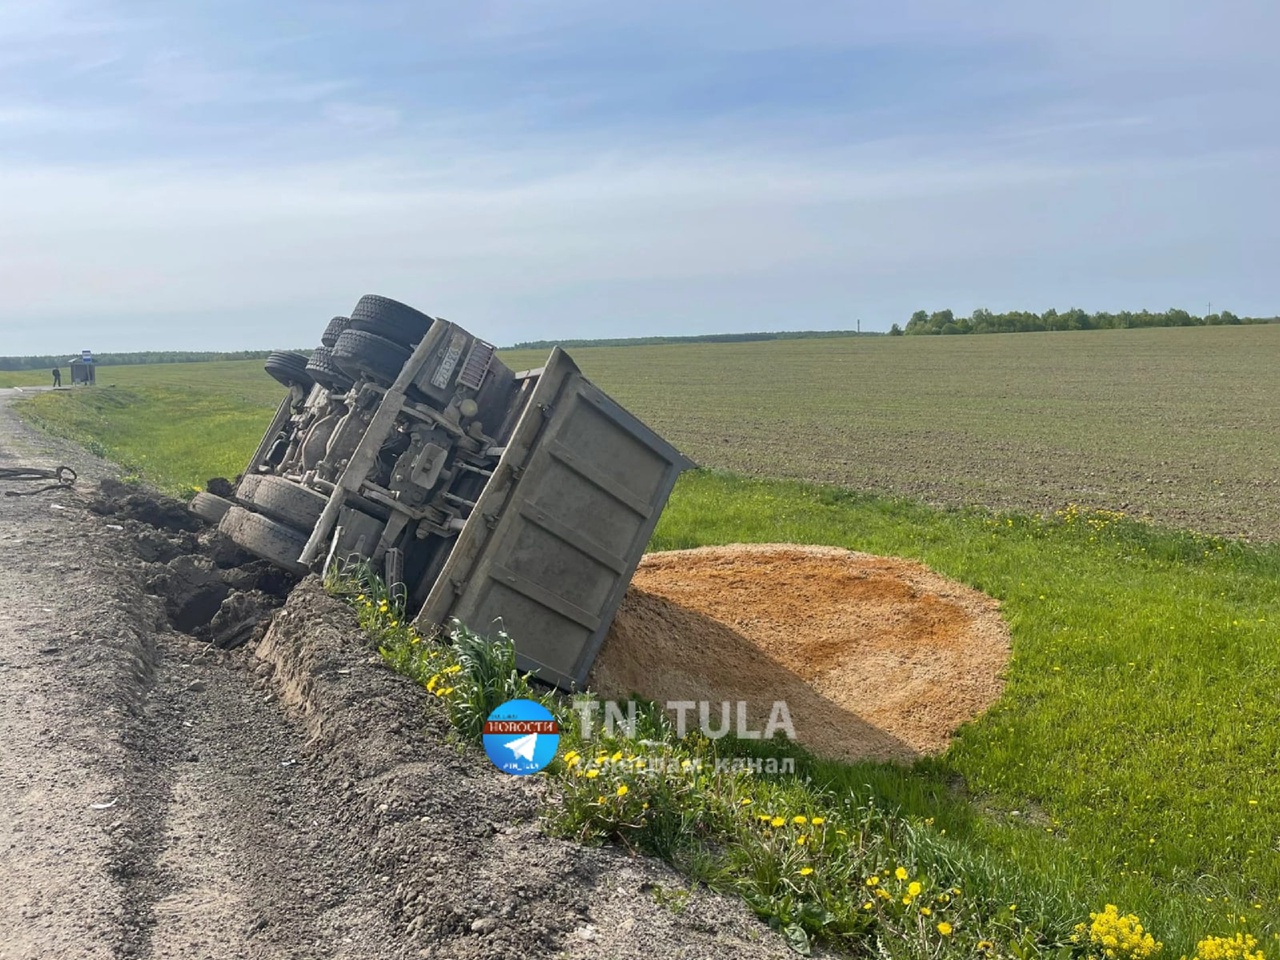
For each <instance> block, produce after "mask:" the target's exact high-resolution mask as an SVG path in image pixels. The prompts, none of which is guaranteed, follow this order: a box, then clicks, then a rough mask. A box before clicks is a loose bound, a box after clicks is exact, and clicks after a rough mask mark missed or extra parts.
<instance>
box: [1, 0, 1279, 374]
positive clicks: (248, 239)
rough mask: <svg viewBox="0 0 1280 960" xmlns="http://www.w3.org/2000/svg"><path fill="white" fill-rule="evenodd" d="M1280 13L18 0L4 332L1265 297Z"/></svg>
mask: <svg viewBox="0 0 1280 960" xmlns="http://www.w3.org/2000/svg"><path fill="white" fill-rule="evenodd" d="M1277 36H1280V5H1277V4H1274V3H1270V2H1266V0H1257V2H1252V3H1244V2H1238V0H1223V2H1218V3H1214V4H1208V3H1204V2H1195V3H1191V2H1183V0H1164V2H1160V3H1156V2H1149V0H1126V2H1124V3H1115V2H1108V3H1101V2H1093V0H1081V2H1077V3H1075V4H1070V5H1067V4H1045V3H1034V2H1033V3H1027V2H1025V0H1023V2H1005V0H999V2H991V3H972V2H971V3H963V4H962V3H958V2H943V0H919V2H901V3H897V4H882V3H863V2H844V3H836V2H810V3H804V4H781V3H758V2H751V0H734V2H704V3H696V2H682V3H674V2H665V0H656V2H649V3H646V4H642V5H621V4H602V3H585V2H570V0H548V2H545V3H536V2H528V0H524V2H472V3H469V4H453V3H448V4H446V3H436V2H423V0H418V2H398V0H396V2H376V0H375V2H367V3H355V2H347V3H334V2H328V0H305V2H301V0H276V2H274V3H270V4H264V3H261V2H256V3H248V2H240V0H231V2H218V3H212V2H202V0H183V2H179V3H175V2H172V0H169V2H165V3H159V2H145V0H139V2H129V3H123V2H112V0H102V2H96V0H85V2H80V0H17V2H10V0H0V290H3V299H2V300H0V303H3V308H0V354H23V353H36V352H41V353H43V352H75V351H78V350H79V349H81V348H82V347H90V348H92V349H96V350H99V351H106V350H131V349H147V348H155V349H164V348H189V347H190V348H206V349H237V348H261V347H267V346H275V345H297V346H301V345H306V344H309V343H311V342H313V341H314V340H316V338H317V337H318V334H319V332H320V330H321V329H322V328H323V325H324V323H325V322H326V321H327V319H328V317H330V316H331V315H334V314H338V313H345V312H346V311H347V310H348V309H349V308H350V307H351V305H353V304H354V302H355V300H356V299H357V298H358V297H359V295H360V294H362V293H369V292H376V293H383V294H386V295H389V296H393V297H396V298H397V299H401V300H405V301H406V302H409V303H411V304H413V305H415V306H417V307H419V308H420V309H422V310H424V311H426V312H428V313H431V314H433V315H442V316H446V317H448V318H449V319H451V320H454V321H456V322H459V323H461V324H463V325H464V326H466V327H468V328H469V329H471V330H472V331H473V332H475V333H476V334H477V335H480V336H483V337H486V338H488V339H490V340H493V341H495V342H497V343H510V342H513V341H516V340H521V339H533V338H553V337H566V338H567V337H587V336H610V337H613V336H639V335H647V334H685V333H702V332H729V331H743V330H776V329H808V328H813V329H824V328H825V329H831V328H852V327H853V326H854V324H855V322H856V321H857V320H858V319H861V320H862V324H863V328H864V329H881V330H883V329H887V328H888V326H889V325H890V324H891V323H893V322H895V321H897V322H903V321H905V320H906V318H907V317H908V316H910V314H911V312H912V311H913V310H916V309H920V308H924V309H928V310H934V309H941V308H943V307H950V308H952V309H954V310H956V311H957V312H958V313H968V312H969V311H971V310H972V309H973V308H975V307H979V306H985V307H988V308H990V309H993V310H1002V309H1034V310H1043V309H1046V308H1048V307H1051V306H1053V307H1057V308H1059V309H1062V308H1065V307H1069V306H1080V307H1084V308H1085V309H1088V310H1095V309H1125V308H1128V309H1141V308H1143V307H1147V308H1151V309H1162V308H1165V307H1170V306H1180V307H1184V308H1186V309H1189V310H1191V311H1192V312H1203V311H1204V309H1205V306H1206V304H1207V303H1208V302H1209V301H1212V302H1213V304H1214V309H1215V310H1216V309H1219V308H1226V309H1230V310H1233V311H1235V312H1236V313H1239V314H1265V315H1272V314H1275V313H1277V312H1280V297H1277V291H1276V283H1275V280H1274V279H1273V278H1274V277H1275V276H1276V275H1277V270H1276V263H1277V261H1278V260H1280V257H1277V254H1278V253H1280V242H1278V241H1280V190H1278V189H1277V186H1276V182H1275V171H1276V170H1277V160H1278V159H1280V109H1278V108H1277V93H1280V79H1277V78H1278V76H1280V73H1278V72H1277V71H1276V69H1275V67H1274V65H1273V59H1274V52H1273V50H1272V49H1271V47H1272V46H1273V44H1274V40H1275V37H1277Z"/></svg>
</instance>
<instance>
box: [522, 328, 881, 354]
mask: <svg viewBox="0 0 1280 960" xmlns="http://www.w3.org/2000/svg"><path fill="white" fill-rule="evenodd" d="M882 336H884V334H883V333H880V332H878V331H877V332H867V333H859V332H858V331H856V330H780V331H777V332H775V333H703V334H698V335H696V336H691V337H627V338H623V339H618V340H525V341H523V342H522V343H515V344H512V345H511V346H510V347H505V348H504V349H507V350H550V349H551V348H552V347H650V346H655V345H658V344H664V343H752V342H754V341H757V340H821V339H825V338H829V337H882Z"/></svg>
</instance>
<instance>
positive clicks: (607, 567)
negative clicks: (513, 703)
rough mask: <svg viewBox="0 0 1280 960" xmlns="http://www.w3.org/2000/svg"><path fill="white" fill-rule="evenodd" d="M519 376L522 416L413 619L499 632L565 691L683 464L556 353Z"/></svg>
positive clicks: (597, 641) (575, 680)
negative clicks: (496, 628)
mask: <svg viewBox="0 0 1280 960" xmlns="http://www.w3.org/2000/svg"><path fill="white" fill-rule="evenodd" d="M517 379H518V381H519V382H520V387H521V389H522V390H527V391H528V392H529V397H528V402H527V403H526V404H525V407H524V412H523V413H522V415H521V417H520V420H519V422H518V423H517V425H516V428H515V431H514V432H513V433H512V436H511V439H510V441H509V442H508V444H507V447H506V450H505V451H504V452H503V454H502V458H501V460H500V461H499V463H498V468H497V470H496V471H495V472H494V476H493V478H492V479H491V480H490V481H489V483H488V484H487V485H486V487H485V489H484V492H483V493H482V494H481V496H480V499H479V501H478V502H477V503H476V508H475V510H473V511H472V514H471V517H470V519H469V520H468V521H467V525H466V527H465V528H464V529H463V530H462V532H461V534H460V536H459V538H458V542H457V544H456V545H455V546H454V548H453V552H452V553H451V554H450V556H449V559H448V561H447V562H446V564H445V566H444V569H443V570H442V571H441V573H440V576H439V577H438V578H437V580H436V582H435V585H434V587H433V588H432V590H431V593H430V595H429V596H428V597H427V600H426V603H425V604H424V605H423V607H422V611H421V613H420V614H419V615H418V619H419V620H420V621H423V622H426V623H433V624H434V623H444V622H446V621H447V620H449V619H454V618H456V619H457V620H460V621H461V622H463V623H466V624H468V625H469V626H470V627H471V628H472V629H475V630H479V631H486V630H488V629H489V628H490V627H491V626H492V625H494V624H500V625H501V626H502V627H503V628H504V629H505V630H506V631H507V632H508V633H509V634H510V635H511V636H512V637H514V638H516V654H517V663H518V665H519V666H520V668H521V669H524V670H530V671H533V672H535V673H536V674H537V676H538V677H539V678H540V679H542V680H545V681H547V682H549V683H554V684H556V685H558V686H560V687H563V688H566V689H573V688H578V687H581V686H582V685H583V684H584V683H585V681H586V678H587V673H588V671H589V670H590V669H591V664H592V662H593V661H594V660H595V657H596V654H597V653H598V652H599V650H600V645H601V644H602V643H603V642H604V637H605V634H606V633H607V632H608V629H609V624H610V623H611V622H612V620H613V616H614V614H615V613H616V612H617V609H618V605H619V604H620V603H621V602H622V597H623V595H624V594H625V593H626V590H627V585H628V584H629V583H630V582H631V576H632V574H633V573H635V568H636V565H637V564H638V563H639V562H640V557H641V555H642V554H643V553H644V548H645V545H646V544H647V543H648V541H649V537H650V535H651V534H652V533H653V528H654V527H655V526H656V525H657V522H658V517H659V516H660V515H661V513H662V508H663V505H664V504H665V503H666V501H667V497H668V496H669V495H670V493H671V489H672V487H673V486H674V485H675V482H676V478H677V477H678V476H679V475H680V473H681V471H683V470H685V469H688V468H689V467H690V466H692V463H691V461H689V460H688V459H687V458H685V457H684V456H683V455H681V454H680V452H679V451H678V450H676V449H675V447H673V446H672V445H671V444H669V443H667V442H666V441H665V440H663V439H662V438H661V437H659V436H658V435H657V434H656V433H654V432H653V431H652V430H650V429H649V428H648V427H647V426H645V425H644V424H643V423H642V422H641V421H640V420H639V419H637V418H636V417H635V416H633V415H632V414H631V413H629V412H628V411H627V410H625V409H624V408H623V407H622V406H621V405H619V404H618V403H616V402H615V401H614V400H612V399H611V398H610V397H608V396H607V395H606V394H605V393H604V392H603V391H601V390H600V389H599V388H598V387H596V386H595V384H593V383H591V381H589V380H588V379H587V378H586V377H584V376H583V375H582V372H581V371H580V370H579V369H578V367H577V366H576V365H575V364H574V363H573V361H572V360H570V359H569V357H568V355H567V354H565V353H564V351H562V350H560V349H559V348H556V349H555V350H553V351H552V354H551V357H550V359H549V360H548V361H547V364H546V366H545V367H543V368H542V369H540V370H535V371H529V372H527V373H524V374H519V375H518V377H517Z"/></svg>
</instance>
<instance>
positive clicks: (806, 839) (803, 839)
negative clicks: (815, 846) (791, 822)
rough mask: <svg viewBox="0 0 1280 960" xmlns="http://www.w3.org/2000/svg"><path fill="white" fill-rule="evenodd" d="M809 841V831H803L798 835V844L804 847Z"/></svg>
mask: <svg viewBox="0 0 1280 960" xmlns="http://www.w3.org/2000/svg"><path fill="white" fill-rule="evenodd" d="M808 842H809V835H808V834H807V833H802V834H800V836H798V837H796V846H798V847H803V846H804V845H805V844H806V843H808Z"/></svg>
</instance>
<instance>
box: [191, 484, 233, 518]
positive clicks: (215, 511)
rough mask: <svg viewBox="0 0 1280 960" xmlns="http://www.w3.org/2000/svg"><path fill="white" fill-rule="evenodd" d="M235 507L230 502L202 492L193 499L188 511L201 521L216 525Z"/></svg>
mask: <svg viewBox="0 0 1280 960" xmlns="http://www.w3.org/2000/svg"><path fill="white" fill-rule="evenodd" d="M233 506H235V504H233V503H232V502H231V501H230V500H227V499H224V498H223V497H219V496H218V495H217V494H213V493H207V492H206V491H204V490H201V491H200V492H199V493H197V494H196V495H195V496H194V497H192V498H191V502H190V503H189V504H187V509H188V510H190V511H191V512H192V513H194V514H195V515H196V516H197V517H199V518H200V519H201V520H207V521H209V522H210V523H212V524H215V525H216V524H217V523H219V522H220V521H221V520H222V518H223V516H224V515H225V514H226V512H227V511H228V510H230V509H231V508H232V507H233Z"/></svg>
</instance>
